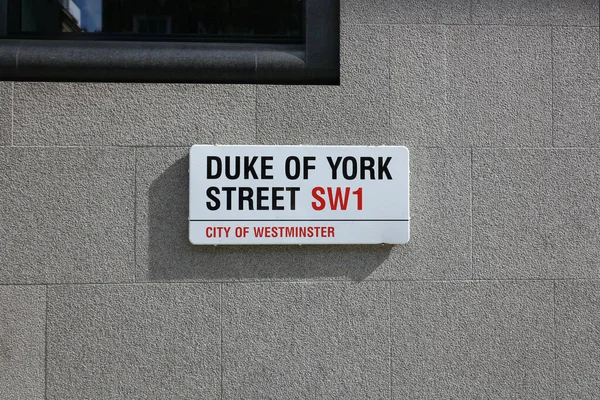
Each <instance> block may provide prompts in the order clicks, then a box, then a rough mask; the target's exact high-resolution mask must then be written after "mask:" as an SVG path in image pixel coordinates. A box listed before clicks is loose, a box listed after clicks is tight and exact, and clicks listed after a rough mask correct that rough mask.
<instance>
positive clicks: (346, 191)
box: [312, 186, 363, 211]
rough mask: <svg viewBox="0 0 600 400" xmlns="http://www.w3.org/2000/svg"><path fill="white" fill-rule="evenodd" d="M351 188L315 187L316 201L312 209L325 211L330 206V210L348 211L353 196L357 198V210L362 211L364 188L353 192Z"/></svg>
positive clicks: (313, 192)
mask: <svg viewBox="0 0 600 400" xmlns="http://www.w3.org/2000/svg"><path fill="white" fill-rule="evenodd" d="M351 190H352V189H351V188H349V187H345V188H340V187H336V188H332V187H326V188H323V187H321V186H317V187H314V188H313V190H312V197H313V199H315V201H313V202H312V208H313V210H316V211H321V210H324V209H325V208H326V207H327V205H329V209H330V210H338V209H340V210H342V211H343V210H346V209H347V208H348V205H349V204H350V203H351V197H352V196H351V195H355V196H356V203H355V204H356V209H357V210H358V211H361V210H362V208H363V201H362V188H361V187H360V188H358V189H356V190H355V191H353V192H351Z"/></svg>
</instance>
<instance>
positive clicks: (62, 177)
mask: <svg viewBox="0 0 600 400" xmlns="http://www.w3.org/2000/svg"><path fill="white" fill-rule="evenodd" d="M134 186H135V185H134V151H133V150H132V149H117V148H87V149H86V148H39V147H37V148H22V147H19V148H16V147H5V148H0V237H1V238H3V239H2V240H1V241H0V259H1V260H2V262H1V263H0V283H60V282H69V283H72V282H127V281H131V280H132V279H133V276H134V259H133V250H134Z"/></svg>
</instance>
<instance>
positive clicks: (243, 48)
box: [0, 0, 340, 85]
mask: <svg viewBox="0 0 600 400" xmlns="http://www.w3.org/2000/svg"><path fill="white" fill-rule="evenodd" d="M339 9H340V6H339V0H305V25H304V32H305V43H304V44H298V45H291V44H258V43H206V42H139V41H135V42H134V41H129V42H127V41H122V42H119V41H102V40H98V41H89V40H79V41H77V40H28V39H25V40H22V39H0V80H14V81H66V82H156V83H161V82H165V83H166V82H178V83H266V84H328V85H339V80H340V76H339V64H340V58H339V57H340V56H339V31H340V22H339ZM7 14H8V0H0V37H6V34H7V20H8V15H7Z"/></svg>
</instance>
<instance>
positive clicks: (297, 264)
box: [138, 155, 393, 281]
mask: <svg viewBox="0 0 600 400" xmlns="http://www.w3.org/2000/svg"><path fill="white" fill-rule="evenodd" d="M188 164H189V162H188V156H187V155H186V156H184V157H182V158H179V159H177V160H176V161H175V162H174V163H173V162H172V161H171V162H170V165H168V166H167V167H166V168H165V169H163V172H162V173H160V175H159V176H158V177H157V178H155V179H154V180H153V181H152V182H151V183H150V187H149V190H148V197H149V198H148V209H147V210H142V211H141V212H140V213H141V214H144V212H147V213H148V215H141V216H140V215H138V219H143V218H144V217H145V218H147V226H143V224H142V225H141V229H142V230H143V229H148V232H147V233H146V234H147V239H146V240H147V257H148V258H147V263H148V265H147V266H143V267H144V268H148V271H147V273H146V279H147V280H150V281H164V280H198V281H221V280H242V281H252V280H303V279H327V278H330V279H350V280H354V281H360V280H363V279H365V278H366V277H368V276H369V275H370V274H371V273H372V272H373V271H374V270H375V269H376V268H377V267H378V266H379V265H381V264H382V263H383V262H384V261H385V260H386V259H387V258H388V256H389V253H390V251H391V249H392V248H393V246H391V245H369V246H367V245H352V246H350V245H340V246H319V245H308V246H297V245H296V246H294V245H292V246H289V245H285V246H283V245H282V246H269V245H261V246H194V245H192V244H190V242H189V240H188V196H189V194H188V190H189V182H188V181H189V178H188ZM144 258H145V257H144ZM143 263H145V261H144V262H143ZM139 264H140V261H139V260H138V268H140V265H139Z"/></svg>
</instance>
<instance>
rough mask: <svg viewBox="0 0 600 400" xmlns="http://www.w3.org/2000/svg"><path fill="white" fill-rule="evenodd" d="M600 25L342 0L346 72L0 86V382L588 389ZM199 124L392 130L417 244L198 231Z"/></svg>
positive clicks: (298, 138) (599, 274) (594, 360)
mask: <svg viewBox="0 0 600 400" xmlns="http://www.w3.org/2000/svg"><path fill="white" fill-rule="evenodd" d="M598 19H599V17H598V1H597V0H477V1H475V0H472V1H469V0H442V1H440V0H342V5H341V20H342V34H341V43H342V71H341V74H342V83H341V86H339V87H319V86H309V87H300V86H251V85H143V84H78V83H12V82H3V83H0V398H1V399H41V398H47V399H151V398H155V399H169V398H181V399H213V398H215V399H218V398H223V399H233V398H238V399H267V398H273V399H292V398H303V399H350V398H352V399H367V398H377V399H392V398H393V399H426V398H427V399H444V398H453V399H508V398H515V399H516V398H522V399H538V398H539V399H598V398H600V339H599V338H600V67H599V65H600V60H599V54H600V46H599V39H598V38H599V31H598ZM211 143H218V144H304V145H309V144H311V145H323V144H348V145H359V144H360V145H367V144H368V145H382V144H390V145H391V144H393V145H406V146H408V147H409V149H410V150H411V157H412V158H411V173H412V176H411V179H412V182H411V185H412V186H411V200H412V231H413V234H412V238H411V241H410V243H409V244H408V245H405V246H393V247H391V246H337V247H319V246H303V247H296V246H279V247H269V246H265V247H193V246H191V245H190V244H189V243H188V240H187V196H188V188H187V179H188V177H187V168H188V165H187V163H188V161H187V156H186V154H187V151H188V147H189V146H191V145H192V144H211Z"/></svg>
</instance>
